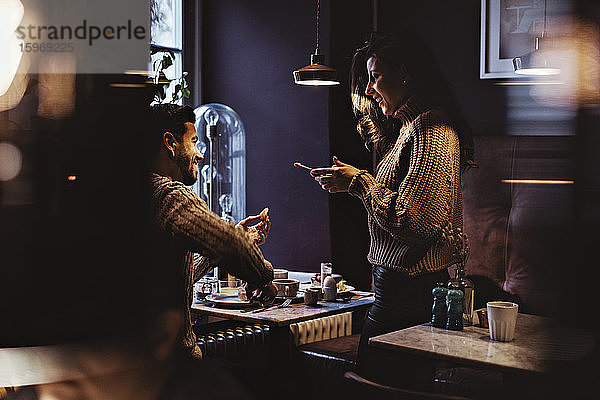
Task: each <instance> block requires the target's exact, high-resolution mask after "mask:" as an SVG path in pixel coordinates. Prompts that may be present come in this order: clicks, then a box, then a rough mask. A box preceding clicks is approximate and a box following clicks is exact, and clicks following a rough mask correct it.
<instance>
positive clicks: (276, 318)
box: [192, 291, 374, 327]
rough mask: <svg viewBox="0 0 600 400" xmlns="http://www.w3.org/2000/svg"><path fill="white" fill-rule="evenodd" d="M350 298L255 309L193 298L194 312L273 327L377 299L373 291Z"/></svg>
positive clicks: (362, 305)
mask: <svg viewBox="0 0 600 400" xmlns="http://www.w3.org/2000/svg"><path fill="white" fill-rule="evenodd" d="M355 292H356V293H357V294H355V295H354V296H352V297H350V298H349V299H348V300H343V301H342V300H337V301H330V302H326V301H319V302H318V303H317V305H316V306H308V305H305V304H304V303H296V304H293V303H292V304H290V305H289V306H288V307H285V308H278V307H275V308H271V309H268V310H265V311H261V312H257V313H254V312H252V311H250V312H247V311H246V309H230V308H220V307H215V306H214V305H211V304H210V303H207V302H194V303H193V304H192V313H198V314H201V315H206V316H211V317H218V318H225V319H230V320H234V321H240V322H246V323H251V324H255V323H262V324H268V325H271V326H273V327H285V326H289V325H290V324H293V323H296V322H301V321H307V320H310V319H314V318H320V317H325V316H329V315H334V314H339V313H343V312H347V311H357V310H361V309H366V308H368V307H369V306H370V305H371V304H372V303H373V301H374V296H373V294H372V293H368V292H358V291H355Z"/></svg>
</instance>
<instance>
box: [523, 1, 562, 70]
mask: <svg viewBox="0 0 600 400" xmlns="http://www.w3.org/2000/svg"><path fill="white" fill-rule="evenodd" d="M545 34H546V0H544V27H543V29H542V34H541V35H540V36H536V37H535V44H534V50H533V51H532V52H530V53H527V54H524V55H522V56H519V57H515V58H513V60H512V61H513V68H514V70H515V74H517V75H528V76H548V75H558V74H560V69H559V68H556V67H555V66H553V62H552V60H551V59H550V57H548V54H547V53H544V51H543V50H540V46H541V44H542V42H543V41H544V40H545V39H544V36H545Z"/></svg>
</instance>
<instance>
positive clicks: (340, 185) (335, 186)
mask: <svg viewBox="0 0 600 400" xmlns="http://www.w3.org/2000/svg"><path fill="white" fill-rule="evenodd" d="M358 171H359V170H358V169H357V168H354V167H353V166H352V165H349V164H344V163H343V162H341V161H340V160H338V158H337V157H336V156H333V165H332V166H331V168H315V169H313V170H311V171H310V174H311V175H312V176H313V177H314V178H315V180H316V181H317V182H319V185H321V187H322V188H323V190H327V191H328V192H329V193H339V192H347V191H348V186H350V181H352V178H354V175H356V174H357V173H358Z"/></svg>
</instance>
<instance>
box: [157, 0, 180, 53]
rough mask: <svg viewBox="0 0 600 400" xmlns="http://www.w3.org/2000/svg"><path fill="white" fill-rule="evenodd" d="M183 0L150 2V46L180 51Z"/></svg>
mask: <svg viewBox="0 0 600 400" xmlns="http://www.w3.org/2000/svg"><path fill="white" fill-rule="evenodd" d="M182 2H183V0H150V44H151V45H153V46H157V47H164V48H168V49H175V50H182V46H183V43H182V42H183V40H182V36H183V35H182V32H183V26H182Z"/></svg>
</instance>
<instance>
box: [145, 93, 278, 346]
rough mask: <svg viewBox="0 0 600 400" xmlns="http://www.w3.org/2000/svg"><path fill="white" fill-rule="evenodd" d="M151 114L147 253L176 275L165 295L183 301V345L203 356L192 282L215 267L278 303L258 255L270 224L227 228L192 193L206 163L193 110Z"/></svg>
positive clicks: (161, 109)
mask: <svg viewBox="0 0 600 400" xmlns="http://www.w3.org/2000/svg"><path fill="white" fill-rule="evenodd" d="M150 114H151V125H150V126H151V127H152V128H151V129H152V135H153V137H152V139H153V140H152V142H151V148H150V149H149V150H150V154H151V160H154V162H153V165H152V174H151V188H150V190H151V191H152V202H151V209H150V215H151V217H152V224H153V227H152V233H151V237H152V238H153V240H152V241H153V243H152V246H149V250H150V251H152V252H153V256H154V263H156V265H161V266H163V267H164V268H169V269H170V270H171V271H172V272H173V274H174V275H173V276H172V282H170V284H165V285H164V290H165V291H170V292H163V293H161V295H162V296H165V295H167V296H169V295H171V296H179V297H180V301H181V303H182V307H183V310H184V330H183V344H184V346H185V347H186V348H188V349H190V350H191V351H192V353H193V354H194V355H199V354H200V351H199V348H198V347H197V346H196V337H195V335H194V333H193V331H192V328H191V318H190V308H191V307H190V302H191V301H192V296H193V284H194V282H195V281H197V280H198V279H200V277H202V276H203V275H204V274H206V273H207V272H208V271H209V269H210V268H211V266H212V265H218V266H219V267H222V268H224V269H226V270H227V271H228V272H229V273H230V274H232V275H235V276H236V277H238V278H240V279H242V280H244V281H246V282H247V287H246V292H247V293H248V295H249V296H250V294H251V296H252V298H254V299H258V300H260V301H263V302H265V301H272V299H273V298H274V297H275V295H276V293H277V290H276V289H275V287H274V286H273V284H272V283H271V281H272V279H273V268H272V266H271V265H270V263H269V262H268V261H266V260H265V259H264V258H263V255H262V253H261V251H260V250H259V249H258V245H260V244H263V243H264V242H265V239H266V237H267V235H268V233H269V229H270V225H271V222H270V220H269V217H268V216H265V217H260V216H256V217H249V218H246V219H245V220H243V221H241V222H240V223H238V224H237V225H234V224H232V223H229V222H226V221H224V220H222V219H221V218H219V216H218V215H217V214H215V213H213V212H212V211H211V210H210V209H209V208H208V206H207V205H206V203H205V202H204V201H203V200H202V199H201V198H200V197H199V196H198V195H197V194H196V193H195V192H194V191H193V190H192V189H190V188H189V187H188V186H189V185H192V184H194V183H195V182H196V179H197V177H198V163H199V162H200V161H202V159H203V156H202V154H201V153H200V151H199V150H198V148H197V147H196V143H197V141H198V136H197V134H196V128H195V126H194V122H195V115H194V112H193V110H192V108H191V107H189V106H178V105H175V104H160V105H156V106H153V107H152V108H151V113H150ZM149 144H150V143H149ZM252 224H255V225H254V226H251V225H252ZM194 253H198V254H200V255H201V256H202V257H199V256H194Z"/></svg>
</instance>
